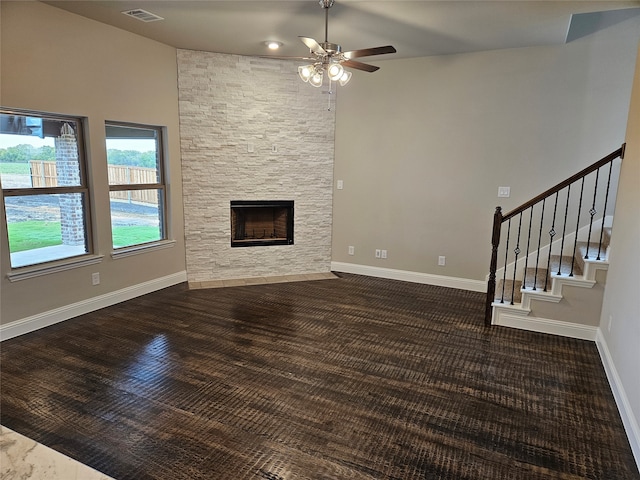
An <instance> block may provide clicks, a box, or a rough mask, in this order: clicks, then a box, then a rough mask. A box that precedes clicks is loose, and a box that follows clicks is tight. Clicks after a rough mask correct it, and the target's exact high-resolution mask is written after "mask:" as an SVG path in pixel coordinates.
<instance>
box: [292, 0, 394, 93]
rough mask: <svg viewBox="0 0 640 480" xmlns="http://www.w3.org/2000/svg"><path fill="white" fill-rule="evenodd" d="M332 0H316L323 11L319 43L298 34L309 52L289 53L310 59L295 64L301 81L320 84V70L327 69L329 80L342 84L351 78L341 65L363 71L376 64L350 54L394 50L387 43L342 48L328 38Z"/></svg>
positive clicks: (372, 69)
mask: <svg viewBox="0 0 640 480" xmlns="http://www.w3.org/2000/svg"><path fill="white" fill-rule="evenodd" d="M334 1H335V0H319V2H318V3H319V4H320V6H321V7H322V8H323V9H324V11H325V21H324V42H321V43H320V42H317V41H316V40H314V39H313V38H309V37H302V36H301V37H299V38H300V40H302V43H304V44H305V45H306V46H307V47H308V48H309V53H310V55H311V56H310V57H293V58H299V59H301V60H311V61H312V63H311V64H309V65H303V66H301V67H298V74H299V75H300V78H301V79H302V80H303V81H304V82H308V83H309V84H311V85H313V86H314V87H320V86H322V79H323V77H324V72H326V73H327V76H328V77H329V79H330V81H334V82H339V83H340V85H346V84H347V83H348V82H349V80H351V72H349V71H347V70H345V68H344V67H347V68H354V69H356V70H362V71H365V72H375V71H376V70H378V69H379V68H380V67H376V66H375V65H369V64H367V63H362V62H359V61H356V60H353V59H354V58H359V57H370V56H373V55H383V54H385V53H395V52H396V49H395V48H394V47H392V46H391V45H386V46H384V47H374V48H364V49H361V50H351V51H348V52H343V51H342V47H341V46H340V45H338V44H337V43H331V42H329V40H328V31H329V9H330V8H331V7H332V6H333V4H334ZM290 58H291V57H290Z"/></svg>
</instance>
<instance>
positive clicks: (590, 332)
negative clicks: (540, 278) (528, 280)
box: [491, 251, 609, 341]
mask: <svg viewBox="0 0 640 480" xmlns="http://www.w3.org/2000/svg"><path fill="white" fill-rule="evenodd" d="M608 253H609V252H608V251H607V258H608ZM582 262H583V264H584V266H583V272H584V273H583V275H576V276H572V277H569V276H567V275H557V274H551V288H550V289H549V290H548V291H546V292H545V291H542V290H541V289H537V290H533V289H532V288H522V289H520V292H521V295H522V301H521V302H520V303H514V304H513V305H511V304H508V303H500V302H493V303H492V310H493V315H492V319H491V324H492V325H502V326H507V327H512V328H519V329H522V330H529V331H534V332H540V333H549V334H553V335H561V336H565V337H572V338H578V339H582V340H591V341H595V339H596V334H597V330H598V327H596V326H591V325H583V324H580V323H574V322H567V321H563V320H560V319H557V318H543V317H537V316H535V315H531V311H532V302H537V301H539V302H551V303H560V301H561V300H562V299H563V298H564V295H563V290H564V289H565V287H578V288H587V289H591V288H593V287H594V286H595V285H596V284H597V283H598V282H597V280H596V275H597V273H598V272H599V271H606V270H608V268H609V263H608V262H607V261H606V260H605V261H603V260H590V259H581V263H582ZM534 305H535V304H534Z"/></svg>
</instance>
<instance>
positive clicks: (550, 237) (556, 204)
mask: <svg viewBox="0 0 640 480" xmlns="http://www.w3.org/2000/svg"><path fill="white" fill-rule="evenodd" d="M559 193H560V192H556V201H555V203H554V205H553V220H552V221H551V230H549V256H548V257H547V271H548V273H547V276H546V277H545V278H544V290H543V291H545V292H546V291H547V282H548V281H549V274H550V273H551V247H552V245H553V237H555V236H556V230H555V228H556V210H557V208H558V194H559Z"/></svg>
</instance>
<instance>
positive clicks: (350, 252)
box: [349, 245, 356, 255]
mask: <svg viewBox="0 0 640 480" xmlns="http://www.w3.org/2000/svg"><path fill="white" fill-rule="evenodd" d="M355 253H356V248H355V247H354V246H353V245H349V255H355Z"/></svg>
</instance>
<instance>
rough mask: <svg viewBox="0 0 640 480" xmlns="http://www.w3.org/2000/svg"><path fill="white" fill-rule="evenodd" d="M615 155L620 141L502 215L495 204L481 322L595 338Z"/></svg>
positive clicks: (616, 166)
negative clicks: (603, 155)
mask: <svg viewBox="0 0 640 480" xmlns="http://www.w3.org/2000/svg"><path fill="white" fill-rule="evenodd" d="M623 156H624V145H623V146H622V147H621V148H620V149H618V150H616V151H615V152H613V153H611V154H610V155H608V156H606V157H604V158H603V159H601V160H599V161H598V162H596V163H594V164H593V165H591V166H589V167H587V168H586V169H584V170H582V171H581V172H579V173H577V174H576V175H573V176H572V177H570V178H568V179H567V180H565V181H563V182H561V183H559V184H558V185H556V186H555V187H552V188H550V189H549V190H547V191H546V192H544V193H543V194H541V195H538V196H537V197H535V198H534V199H532V200H530V201H528V202H526V203H524V204H522V205H521V206H519V207H517V208H516V209H514V210H512V211H511V212H509V213H507V214H505V215H502V211H501V208H500V207H497V208H496V212H495V214H494V224H493V235H492V255H491V265H490V273H489V275H488V281H487V301H486V311H485V323H486V325H487V326H490V325H505V326H511V327H516V328H524V329H527V330H534V331H540V332H546V333H554V334H560V335H566V336H571V337H576V338H584V339H589V340H593V339H594V338H595V333H596V330H597V326H598V324H599V320H600V311H601V307H602V297H603V293H604V284H605V283H606V271H607V269H608V265H609V264H608V258H609V241H610V238H611V233H612V229H611V225H612V219H613V208H612V207H613V203H614V202H613V201H610V198H611V197H613V196H614V195H615V190H616V188H615V186H616V185H617V172H619V164H620V162H615V161H616V160H617V159H620V161H621V160H622V158H623ZM572 189H573V191H572ZM499 261H500V262H501V263H500V265H499Z"/></svg>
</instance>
